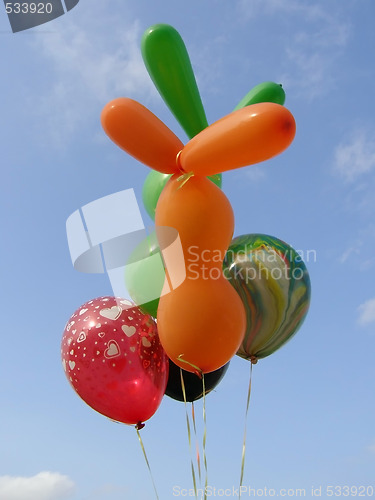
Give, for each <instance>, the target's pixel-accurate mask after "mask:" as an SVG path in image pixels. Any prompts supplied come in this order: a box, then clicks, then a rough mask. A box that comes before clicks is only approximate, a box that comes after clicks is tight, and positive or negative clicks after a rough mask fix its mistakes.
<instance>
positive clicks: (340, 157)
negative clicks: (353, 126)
mask: <svg viewBox="0 0 375 500" xmlns="http://www.w3.org/2000/svg"><path fill="white" fill-rule="evenodd" d="M334 169H335V170H336V172H338V173H339V175H341V176H342V177H343V178H344V179H345V180H346V181H348V182H352V181H355V180H357V179H358V178H359V177H360V176H362V175H363V174H366V173H369V172H371V171H372V170H374V169H375V137H374V136H371V137H370V135H369V134H365V133H364V132H363V131H361V132H356V133H355V135H353V137H352V138H351V139H350V140H348V141H347V142H346V143H341V144H339V145H338V146H337V148H336V151H335V158H334Z"/></svg>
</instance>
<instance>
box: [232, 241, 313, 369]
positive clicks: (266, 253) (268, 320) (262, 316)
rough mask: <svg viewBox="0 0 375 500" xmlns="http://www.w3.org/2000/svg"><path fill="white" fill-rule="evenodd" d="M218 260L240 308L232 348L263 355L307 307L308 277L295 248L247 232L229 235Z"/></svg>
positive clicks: (292, 327) (288, 332)
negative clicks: (239, 328) (237, 342)
mask: <svg viewBox="0 0 375 500" xmlns="http://www.w3.org/2000/svg"><path fill="white" fill-rule="evenodd" d="M223 266H224V274H225V276H226V278H227V279H228V280H229V281H230V283H231V284H232V285H233V287H234V288H235V289H236V290H237V292H238V294H239V295H240V297H241V299H242V301H243V303H244V305H245V308H246V317H247V326H246V333H245V337H244V340H243V343H242V345H241V347H240V349H239V351H238V352H237V354H238V355H239V356H241V357H242V358H245V359H251V360H252V361H256V360H257V359H259V358H264V357H266V356H269V355H270V354H272V353H273V352H275V351H276V350H277V349H279V348H280V347H281V346H282V345H284V344H285V342H287V341H288V340H289V339H290V338H291V337H292V336H293V335H294V334H295V333H296V332H297V330H298V329H299V327H300V326H301V324H302V322H303V321H304V319H305V317H306V314H307V311H308V309H309V305H310V290H311V287H310V277H309V273H308V271H307V269H306V266H305V264H304V262H303V260H302V258H301V256H300V254H299V253H297V252H296V250H294V249H293V248H292V247H291V246H290V245H288V244H287V243H285V242H283V241H281V240H279V239H278V238H275V237H272V236H268V235H265V234H247V235H242V236H238V237H237V238H234V239H233V241H232V243H231V245H230V247H229V249H228V252H227V254H226V257H225V260H224V264H223Z"/></svg>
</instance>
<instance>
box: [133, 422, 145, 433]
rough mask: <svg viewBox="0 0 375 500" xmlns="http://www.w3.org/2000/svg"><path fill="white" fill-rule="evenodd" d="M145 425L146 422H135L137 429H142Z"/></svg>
mask: <svg viewBox="0 0 375 500" xmlns="http://www.w3.org/2000/svg"><path fill="white" fill-rule="evenodd" d="M145 425H146V424H144V423H143V422H138V423H137V424H135V428H136V429H137V431H140V430H141V429H143V427H144V426H145Z"/></svg>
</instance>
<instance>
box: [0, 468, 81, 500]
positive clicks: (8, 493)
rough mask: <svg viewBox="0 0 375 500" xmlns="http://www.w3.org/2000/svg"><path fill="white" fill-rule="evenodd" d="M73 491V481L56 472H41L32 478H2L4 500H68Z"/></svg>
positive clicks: (1, 487)
mask: <svg viewBox="0 0 375 500" xmlns="http://www.w3.org/2000/svg"><path fill="white" fill-rule="evenodd" d="M73 489H74V483H73V481H71V480H70V479H69V478H68V477H67V476H63V475H61V474H58V473H56V472H40V473H39V474H36V475H35V476H32V477H17V476H0V498H1V499H3V500H66V499H69V498H71V495H72V493H73Z"/></svg>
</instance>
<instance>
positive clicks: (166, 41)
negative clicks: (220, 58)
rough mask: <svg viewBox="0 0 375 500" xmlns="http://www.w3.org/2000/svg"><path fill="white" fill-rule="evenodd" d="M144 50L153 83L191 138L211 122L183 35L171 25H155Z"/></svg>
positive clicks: (149, 33)
mask: <svg viewBox="0 0 375 500" xmlns="http://www.w3.org/2000/svg"><path fill="white" fill-rule="evenodd" d="M141 50H142V56H143V60H144V63H145V66H146V68H147V71H148V72H149V74H150V77H151V79H152V81H153V82H154V84H155V86H156V88H157V89H158V91H159V93H160V95H161V96H162V98H163V99H164V101H165V102H166V104H167V105H168V107H169V108H170V110H171V111H172V113H173V114H174V116H175V117H176V118H177V120H178V122H179V123H180V125H181V127H182V128H183V129H184V130H185V132H186V134H187V135H188V137H189V139H191V138H192V137H194V136H195V135H197V134H198V133H199V132H201V131H202V130H203V129H204V128H206V127H207V126H208V123H207V118H206V114H205V112H204V108H203V104H202V101H201V97H200V95H199V91H198V87H197V82H196V80H195V76H194V72H193V68H192V66H191V62H190V58H189V55H188V53H187V50H186V47H185V44H184V42H183V40H182V38H181V36H180V34H179V33H178V31H176V30H175V29H174V28H173V27H172V26H169V25H168V24H155V25H154V26H151V27H150V28H148V29H147V30H146V31H145V33H144V34H143V37H142V43H141Z"/></svg>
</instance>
